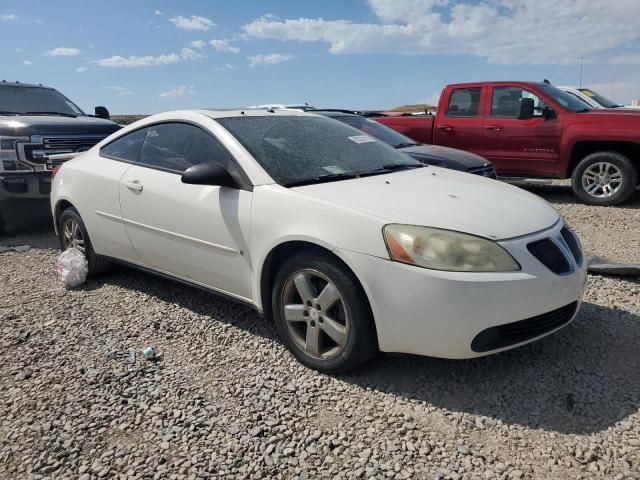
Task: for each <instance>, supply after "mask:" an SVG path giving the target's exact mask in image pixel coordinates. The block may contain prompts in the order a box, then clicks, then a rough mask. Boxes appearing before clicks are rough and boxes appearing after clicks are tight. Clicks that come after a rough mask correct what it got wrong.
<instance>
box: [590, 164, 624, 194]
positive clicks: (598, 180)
mask: <svg viewBox="0 0 640 480" xmlns="http://www.w3.org/2000/svg"><path fill="white" fill-rule="evenodd" d="M622 183H623V178H622V172H621V171H620V169H619V168H618V167H616V166H615V165H613V164H612V163H608V162H598V163H594V164H593V165H591V166H590V167H589V168H587V169H586V170H585V171H584V173H583V174H582V188H584V191H585V192H587V193H588V194H589V195H591V196H592V197H596V198H608V197H611V196H613V195H615V194H616V193H617V192H618V190H620V188H621V187H622Z"/></svg>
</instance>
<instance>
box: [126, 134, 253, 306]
mask: <svg viewBox="0 0 640 480" xmlns="http://www.w3.org/2000/svg"><path fill="white" fill-rule="evenodd" d="M204 162H218V163H220V164H222V165H223V166H224V167H225V168H230V167H231V166H232V164H234V162H235V160H234V159H233V157H232V155H231V154H230V153H229V152H228V151H227V149H226V148H225V147H224V146H223V145H222V144H221V142H220V141H219V140H218V139H216V138H215V137H214V136H213V135H212V134H211V133H210V132H209V131H205V130H204V129H203V128H201V127H199V126H196V125H193V124H190V123H179V122H169V123H161V124H156V125H152V126H150V127H149V129H148V133H147V136H146V139H145V141H144V144H143V146H142V152H141V154H140V160H139V163H138V164H136V165H133V166H132V167H131V168H130V169H129V170H128V171H127V172H126V173H125V175H124V176H123V177H122V182H121V185H120V202H121V206H122V217H123V219H124V223H125V225H126V229H127V233H128V235H129V238H130V240H131V244H132V245H133V248H134V249H135V251H136V252H137V253H138V255H139V257H140V260H141V263H142V264H143V266H146V267H148V268H151V269H153V270H156V271H160V272H163V273H167V274H170V275H172V276H176V277H178V278H180V279H183V280H187V281H190V282H192V283H195V284H199V285H202V286H206V287H209V288H213V289H216V290H219V291H222V292H225V293H227V294H230V295H232V296H234V297H237V298H240V299H243V300H250V299H251V268H250V258H249V248H248V242H249V228H250V208H251V200H252V192H250V191H247V190H241V189H235V188H228V187H219V186H208V185H187V184H184V183H182V181H181V176H182V173H183V172H184V171H185V170H186V169H188V168H189V167H191V166H194V165H198V164H201V163H204Z"/></svg>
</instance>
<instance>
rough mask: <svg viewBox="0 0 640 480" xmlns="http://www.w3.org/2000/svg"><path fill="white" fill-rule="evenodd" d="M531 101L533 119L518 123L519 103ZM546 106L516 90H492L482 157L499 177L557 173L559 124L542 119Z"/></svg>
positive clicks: (514, 87)
mask: <svg viewBox="0 0 640 480" xmlns="http://www.w3.org/2000/svg"><path fill="white" fill-rule="evenodd" d="M523 98H531V99H533V102H534V117H533V118H529V119H524V120H521V119H519V118H518V117H519V116H520V102H521V100H522V99H523ZM545 107H546V104H545V102H544V100H543V99H542V98H541V97H540V96H538V95H537V94H535V93H533V92H531V91H529V90H527V89H525V88H522V87H519V86H504V85H500V86H493V87H491V92H490V98H489V99H488V100H487V110H488V115H487V116H486V117H484V141H483V144H484V145H485V149H484V156H485V157H486V158H487V159H488V160H489V161H491V162H492V163H493V165H494V166H495V167H496V170H497V171H498V175H506V176H510V175H513V176H527V175H535V176H541V175H542V176H544V175H545V174H548V175H549V176H553V175H554V174H555V173H556V172H557V171H558V163H559V160H560V158H559V151H560V137H561V133H562V127H561V122H560V120H559V119H558V118H551V119H545V118H544V117H543V112H544V108H545Z"/></svg>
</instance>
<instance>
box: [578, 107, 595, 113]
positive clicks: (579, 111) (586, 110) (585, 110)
mask: <svg viewBox="0 0 640 480" xmlns="http://www.w3.org/2000/svg"><path fill="white" fill-rule="evenodd" d="M591 110H593V108H583V109H582V110H578V111H577V112H575V113H587V112H590V111H591Z"/></svg>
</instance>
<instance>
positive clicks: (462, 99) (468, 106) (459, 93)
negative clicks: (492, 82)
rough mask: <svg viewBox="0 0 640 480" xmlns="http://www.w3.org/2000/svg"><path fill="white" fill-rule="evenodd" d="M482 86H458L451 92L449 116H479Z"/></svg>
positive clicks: (448, 108)
mask: <svg viewBox="0 0 640 480" xmlns="http://www.w3.org/2000/svg"><path fill="white" fill-rule="evenodd" d="M481 93H482V88H480V87H472V88H456V89H455V90H453V91H452V92H451V96H450V97H449V105H448V106H447V116H448V117H477V116H478V112H479V111H480V95H481Z"/></svg>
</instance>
